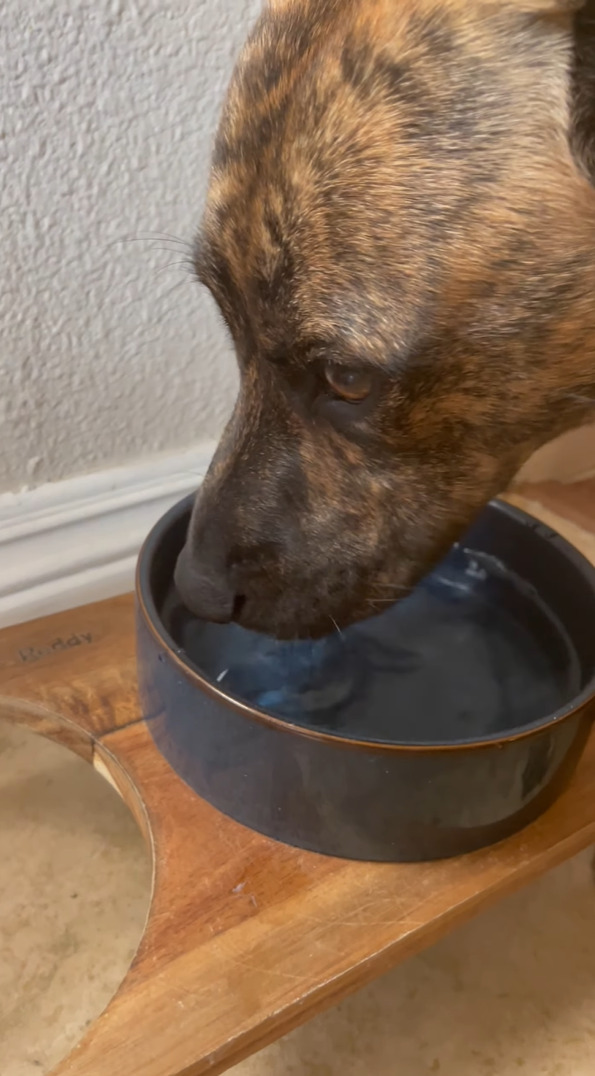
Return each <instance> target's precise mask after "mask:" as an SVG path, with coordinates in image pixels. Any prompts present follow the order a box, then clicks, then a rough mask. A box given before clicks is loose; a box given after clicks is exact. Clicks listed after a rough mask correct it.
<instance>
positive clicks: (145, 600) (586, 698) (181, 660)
mask: <svg viewBox="0 0 595 1076" xmlns="http://www.w3.org/2000/svg"><path fill="white" fill-rule="evenodd" d="M194 497H195V494H190V495H189V496H186V497H184V498H183V499H182V500H180V501H178V502H177V503H176V504H175V505H173V506H172V507H171V508H170V509H169V510H168V511H167V512H166V513H165V514H164V515H163V516H161V518H160V519H159V520H158V521H157V522H156V523H155V524H154V526H153V527H152V528H151V530H150V531H149V534H148V535H147V537H146V538H145V540H144V542H143V544H142V546H141V549H140V553H139V555H138V559H137V564H136V572H135V598H136V605H137V616H138V615H139V614H141V615H142V620H143V624H144V626H145V627H146V628H147V629H148V630H149V632H150V634H151V635H152V636H153V641H154V642H155V643H157V645H158V646H159V648H160V649H162V650H163V651H164V653H165V654H166V655H167V658H168V660H169V661H170V662H172V663H173V664H174V665H175V666H176V667H177V668H178V670H179V672H180V673H181V674H182V675H183V676H184V679H185V680H187V681H190V682H191V683H193V684H194V686H195V687H197V688H198V689H199V690H200V691H202V692H203V693H206V694H207V695H210V696H211V698H214V699H215V700H216V701H217V702H219V703H220V704H222V705H224V706H226V707H228V708H230V709H232V710H234V711H235V712H236V713H237V714H238V715H239V716H241V717H244V718H249V719H250V720H252V721H256V722H257V723H258V724H261V725H265V726H267V727H268V728H271V729H274V730H276V731H278V732H283V733H285V734H290V735H294V736H295V735H297V736H300V737H303V738H305V739H308V740H317V741H319V742H322V743H327V744H332V745H333V746H335V747H343V748H352V749H356V750H360V751H361V750H367V751H373V752H374V753H387V754H394V753H395V752H401V753H411V752H415V753H416V754H420V753H428V754H436V753H440V752H451V751H459V752H460V751H471V750H479V749H482V748H483V749H487V748H498V747H504V746H506V745H508V744H511V743H516V742H517V741H521V740H525V739H528V738H529V737H531V736H536V735H539V734H540V733H545V732H547V731H548V730H550V729H552V728H554V727H556V728H557V727H559V726H560V725H561V724H563V723H566V722H567V721H568V720H570V719H571V718H572V717H575V716H579V715H580V713H581V711H584V710H585V709H586V708H589V703H595V672H594V673H593V675H592V676H591V678H590V680H589V682H588V683H587V684H586V686H585V687H584V688H583V689H582V691H581V692H580V693H579V694H578V695H576V696H575V697H574V698H573V699H571V700H570V702H568V703H566V704H565V705H564V706H561V707H560V708H559V709H558V710H556V711H554V713H553V714H548V715H547V717H546V718H544V719H542V720H538V721H533V722H532V723H531V724H530V725H527V726H525V727H522V728H520V729H512V730H511V731H510V732H509V733H506V734H504V735H501V734H495V735H493V736H489V737H488V736H486V737H483V738H482V739H459V740H449V741H447V742H440V741H434V742H426V743H424V742H421V743H414V742H407V743H400V742H398V741H395V742H390V741H387V740H358V739H355V738H352V737H348V736H342V735H340V734H338V733H333V732H327V731H325V732H323V731H321V730H320V729H314V728H309V727H308V726H306V725H300V724H298V723H296V722H293V721H289V720H285V719H284V718H281V717H278V716H276V715H275V714H273V713H270V712H269V711H267V710H263V709H260V708H258V707H256V706H252V705H251V704H250V703H248V702H245V701H243V700H242V699H240V698H236V697H235V696H233V695H230V694H228V693H227V692H226V691H224V690H223V688H222V687H221V686H220V685H219V684H217V683H215V682H214V681H212V680H210V679H209V678H208V677H207V676H206V675H205V674H204V673H203V672H201V670H200V669H199V668H198V666H197V665H195V664H194V662H192V661H191V659H190V658H188V657H186V656H185V657H182V656H181V655H182V653H183V651H182V650H181V649H180V647H178V646H177V645H176V642H175V640H174V639H173V638H172V636H171V635H170V634H169V632H168V631H167V630H166V628H165V626H164V624H163V623H162V621H161V618H160V616H159V613H158V610H157V607H156V604H155V601H154V599H153V595H152V593H151V588H150V583H149V573H150V568H151V564H152V558H153V555H154V552H155V548H156V546H157V545H158V544H159V542H160V541H161V540H162V538H163V535H164V534H165V533H166V532H167V530H168V529H169V528H170V527H171V526H173V524H174V523H175V522H176V521H177V520H178V519H179V518H180V517H181V516H183V515H185V514H186V513H187V512H188V510H189V509H191V507H192V504H193V501H194ZM487 508H496V509H497V510H498V511H501V512H504V513H505V514H507V515H509V516H510V517H511V518H512V519H513V520H515V522H517V523H520V524H523V525H524V526H527V525H529V526H531V528H532V529H533V531H534V532H536V533H537V534H538V535H539V537H540V538H542V539H547V540H548V541H549V542H551V543H553V544H554V546H555V547H556V549H557V550H558V552H559V554H560V555H561V556H563V557H565V558H566V559H567V560H569V561H570V562H571V563H572V564H573V565H574V567H575V568H576V569H577V570H578V571H579V572H580V573H581V574H582V575H583V577H584V578H585V582H586V583H589V584H590V588H589V589H590V591H591V593H592V596H593V608H594V611H595V566H594V565H592V564H591V562H590V561H589V560H588V559H587V557H585V556H584V555H583V554H582V553H581V552H580V550H578V549H577V548H576V546H574V545H572V544H571V542H569V541H568V540H567V539H566V538H564V537H563V536H562V535H561V534H559V532H558V531H555V530H554V529H553V528H552V527H550V526H549V525H548V524H546V523H543V522H542V521H541V520H540V519H538V518H537V517H536V516H533V515H531V513H530V512H526V511H524V509H522V508H518V507H517V506H516V505H512V504H510V503H509V502H508V501H505V500H503V499H502V498H500V497H495V498H492V499H491V500H490V501H489V502H488V504H486V506H485V508H484V511H485V509H487ZM583 716H585V715H584V714H583ZM594 716H595V708H594Z"/></svg>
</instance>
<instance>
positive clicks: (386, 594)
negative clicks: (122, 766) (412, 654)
mask: <svg viewBox="0 0 595 1076" xmlns="http://www.w3.org/2000/svg"><path fill="white" fill-rule="evenodd" d="M576 9H580V10H576ZM594 178H595V0H589V2H588V3H587V4H584V5H581V4H578V3H571V2H564V0H493V2H492V0H272V2H271V3H270V4H269V5H268V6H267V7H266V8H265V10H264V12H263V15H262V17H261V19H260V21H259V22H258V24H257V26H256V28H255V30H254V32H253V33H252V35H251V37H250V39H249V41H248V42H247V44H246V46H245V49H244V51H243V54H242V56H241V58H240V60H239V63H238V65H237V68H236V71H235V74H234V76H233V80H232V83H231V86H230V89H229V93H228V97H227V101H226V104H225V108H224V111H223V116H222V120H221V125H220V129H219V133H218V136H217V141H216V146H215V152H214V158H213V170H212V178H211V184H210V190H209V194H208V200H207V206H206V211H205V215H204V220H203V224H202V227H201V230H200V235H199V238H198V241H197V244H196V259H195V260H196V270H197V273H198V276H199V277H200V279H201V280H202V282H203V283H204V284H205V285H206V286H207V287H208V288H210V290H211V291H212V293H213V295H214V297H215V299H216V301H217V303H218V304H219V307H220V309H221V311H222V314H223V316H224V318H225V320H226V322H227V325H228V327H229V330H230V333H231V335H232V337H233V340H234V343H235V347H236V351H237V356H238V363H239V368H240V375H241V388H240V393H239V397H238V401H237V404H236V407H235V410H234V413H233V416H232V418H231V420H230V423H229V425H228V427H227V430H226V432H225V434H224V436H223V439H222V441H221V444H220V446H219V449H218V452H217V454H216V457H215V459H214V461H213V465H212V467H211V470H210V472H209V475H208V477H207V480H206V482H205V484H204V486H203V489H202V491H201V493H200V496H199V497H198V499H197V503H196V506H195V510H194V513H193V517H192V522H191V527H190V531H189V536H188V541H187V545H186V548H185V550H184V552H183V554H182V557H181V559H180V565H179V569H178V573H177V579H178V584H179V586H180V590H181V592H182V594H183V596H184V598H185V600H186V601H187V602H188V604H189V605H190V607H191V608H193V609H194V610H195V611H196V612H197V613H199V614H201V615H203V616H206V617H212V618H213V619H220V620H225V619H229V618H230V617H232V616H233V617H234V618H235V619H237V620H238V621H239V622H240V623H241V624H243V625H245V626H247V627H250V628H255V629H258V630H263V631H267V632H270V633H272V634H276V635H278V636H282V637H288V636H298V635H318V634H321V633H325V632H328V631H329V630H332V629H333V626H334V625H335V626H338V627H342V626H343V625H345V624H348V623H350V622H351V621H353V620H355V619H358V618H361V617H364V616H367V615H370V614H371V613H373V612H375V611H377V610H378V604H377V603H378V602H384V601H386V599H387V598H390V597H394V598H395V599H396V598H398V597H399V596H400V595H402V594H404V593H406V592H407V590H408V589H409V588H410V587H411V586H412V585H413V584H415V582H416V581H417V580H418V579H419V578H420V576H421V575H422V574H423V573H425V572H426V571H427V570H428V569H429V568H430V566H431V565H432V564H434V563H435V562H436V561H437V560H438V559H439V558H440V556H441V555H442V554H443V553H444V552H445V550H446V549H447V548H448V546H449V545H450V544H451V542H452V541H453V540H454V539H456V538H457V537H458V536H460V534H461V533H462V532H463V530H464V529H465V527H466V526H467V525H468V524H469V523H470V521H471V520H472V519H473V517H474V516H475V514H476V513H477V512H478V511H479V510H480V509H481V507H482V506H483V505H484V504H485V503H486V502H487V501H488V500H489V498H490V497H492V496H493V495H495V494H497V493H498V492H499V491H501V490H502V489H503V488H504V487H505V486H506V485H507V483H508V482H509V480H510V479H511V478H512V476H513V475H514V474H515V472H516V471H517V470H518V468H519V466H520V465H521V464H522V463H523V461H524V460H526V459H527V457H528V456H529V455H530V454H531V453H532V452H533V451H534V450H535V449H536V448H537V447H538V446H539V445H541V444H543V443H544V442H545V441H546V440H549V439H551V438H552V437H554V436H556V435H557V434H560V433H562V432H563V431H565V430H567V429H569V428H571V427H573V426H577V425H580V424H581V423H582V422H584V421H586V420H587V418H588V417H589V414H590V413H592V409H593V401H594V400H595V301H594V297H595V190H594ZM337 370H338V371H339V375H340V378H341V377H343V380H345V375H347V378H348V379H349V378H353V379H354V384H355V385H356V387H357V385H358V384H360V385H363V387H364V389H365V390H366V394H365V395H364V397H362V399H361V400H360V401H356V402H353V401H352V400H350V399H349V398H346V397H344V396H343V395H342V394H341V393H340V392H339V393H337V391H335V385H336V372H337Z"/></svg>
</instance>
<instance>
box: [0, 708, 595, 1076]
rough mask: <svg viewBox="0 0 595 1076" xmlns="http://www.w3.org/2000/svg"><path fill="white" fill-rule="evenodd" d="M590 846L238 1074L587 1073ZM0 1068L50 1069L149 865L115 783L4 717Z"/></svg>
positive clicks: (112, 976) (100, 990)
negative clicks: (578, 855)
mask: <svg viewBox="0 0 595 1076" xmlns="http://www.w3.org/2000/svg"><path fill="white" fill-rule="evenodd" d="M591 859H592V855H591V853H589V854H586V855H582V856H580V857H578V858H577V859H575V860H573V861H572V862H570V863H568V864H566V865H565V866H564V867H562V868H560V869H558V870H557V871H554V872H552V873H551V874H549V875H548V876H547V877H545V878H543V879H542V880H541V881H540V882H538V883H537V884H535V885H533V886H532V887H530V888H528V889H526V890H525V891H524V892H522V893H520V894H518V895H516V896H515V897H513V898H510V899H508V900H507V901H506V902H503V903H502V904H500V905H499V906H498V907H496V908H495V909H493V910H492V911H490V912H488V913H485V914H484V915H482V916H481V917H479V918H478V919H476V920H475V921H474V922H472V923H469V924H467V925H466V926H465V927H464V928H462V929H460V930H458V931H457V932H456V933H454V934H452V935H451V936H450V937H449V938H447V939H445V940H444V941H443V942H441V943H440V944H438V945H436V946H434V947H433V948H432V949H430V950H428V951H427V952H426V953H424V954H422V955H421V956H419V957H417V958H415V959H413V960H410V961H409V962H408V963H406V964H404V965H403V966H401V967H400V968H397V969H396V970H395V971H393V972H392V973H391V974H389V975H387V976H385V977H384V978H383V979H381V980H379V981H378V982H377V983H375V984H373V985H372V986H370V987H368V988H367V989H365V990H363V991H361V992H360V993H359V994H357V995H356V996H355V997H353V998H351V999H350V1000H349V1001H346V1002H344V1003H343V1004H341V1005H340V1006H338V1007H337V1008H336V1009H333V1010H332V1011H331V1012H329V1013H327V1014H325V1015H323V1016H320V1017H317V1018H316V1019H315V1020H313V1021H312V1022H311V1023H309V1024H308V1025H306V1026H305V1027H304V1028H302V1029H300V1030H298V1031H296V1032H294V1033H293V1034H292V1035H289V1036H288V1037H287V1038H285V1039H284V1040H282V1041H281V1042H279V1043H277V1044H275V1045H274V1046H271V1047H269V1048H268V1049H267V1050H265V1051H263V1052H262V1053H261V1054H259V1055H257V1056H255V1057H253V1058H251V1059H250V1060H248V1061H245V1062H243V1063H242V1064H241V1065H239V1066H237V1067H236V1068H234V1069H233V1070H232V1071H233V1074H234V1076H433V1074H435V1073H439V1074H440V1076H519V1074H522V1073H527V1076H593V1072H594V1071H595V879H594V877H593V873H592V868H591ZM0 862H2V863H3V864H4V867H3V870H2V873H1V876H0V954H1V957H0V1058H1V1062H0V1071H1V1074H2V1076H33V1074H35V1076H43V1074H44V1073H49V1072H50V1070H51V1067H52V1065H53V1064H55V1063H56V1062H57V1061H58V1060H59V1058H60V1057H62V1056H64V1054H65V1053H66V1052H67V1051H68V1049H69V1048H70V1047H71V1045H73V1044H74V1043H75V1042H76V1040H77V1038H78V1037H79V1035H80V1034H81V1033H82V1031H83V1030H84V1028H85V1027H86V1026H87V1025H88V1024H89V1023H90V1022H91V1021H92V1020H93V1019H95V1017H96V1016H97V1015H98V1013H99V1012H100V1011H101V1009H102V1008H103V1007H104V1005H105V1004H106V1002H107V1001H108V1000H109V998H110V996H111V995H112V994H113V992H114V990H115V989H116V988H117V985H118V982H119V981H120V980H121V978H122V976H123V974H124V972H125V970H126V968H127V966H128V963H129V961H130V959H131V957H132V954H133V952H134V949H135V946H136V944H137V942H138V940H139V938H140V936H141V933H142V929H143V925H144V919H145V915H146V911H147V903H148V893H149V884H150V871H149V863H148V860H147V855H146V853H145V849H144V846H143V843H142V841H141V838H140V836H139V834H138V832H137V830H136V828H135V825H134V823H133V822H132V819H131V818H130V816H129V814H128V812H127V810H126V808H125V807H124V806H123V804H122V803H121V802H120V801H119V799H118V797H117V795H116V794H115V792H114V791H113V790H112V789H111V787H110V786H109V785H107V784H105V783H104V782H103V781H102V779H101V778H100V777H99V776H98V775H97V774H95V773H94V772H93V771H92V770H91V769H90V768H89V767H88V766H87V764H86V763H85V762H83V761H82V760H80V759H79V758H77V757H75V756H72V755H70V754H68V753H67V752H66V751H65V750H64V749H63V748H61V747H57V746H56V745H55V744H51V743H48V742H47V741H45V740H42V739H39V738H37V737H35V736H33V735H32V734H30V733H28V732H24V731H22V730H18V729H13V728H10V727H9V726H8V725H7V724H4V723H2V722H0Z"/></svg>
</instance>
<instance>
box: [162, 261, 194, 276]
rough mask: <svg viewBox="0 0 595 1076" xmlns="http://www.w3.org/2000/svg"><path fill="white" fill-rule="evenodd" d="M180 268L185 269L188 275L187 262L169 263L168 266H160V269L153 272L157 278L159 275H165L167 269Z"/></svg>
mask: <svg viewBox="0 0 595 1076" xmlns="http://www.w3.org/2000/svg"><path fill="white" fill-rule="evenodd" d="M181 267H182V268H183V269H185V270H186V271H187V272H188V273H189V275H190V272H189V266H188V262H186V261H179V262H169V264H168V265H162V266H161V268H159V269H156V270H155V272H156V274H157V276H159V274H160V273H165V272H167V270H168V269H179V268H181Z"/></svg>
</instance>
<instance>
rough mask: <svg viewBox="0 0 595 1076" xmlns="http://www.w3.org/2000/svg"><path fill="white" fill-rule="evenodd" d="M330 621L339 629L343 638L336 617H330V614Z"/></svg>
mask: <svg viewBox="0 0 595 1076" xmlns="http://www.w3.org/2000/svg"><path fill="white" fill-rule="evenodd" d="M329 620H330V621H331V622H332V623H333V624H334V625H335V628H336V629H337V631H338V633H339V635H340V636H341V638H343V632H342V631H341V629H340V627H339V625H338V624H337V621H336V620H335V618H334V616H330V614H329Z"/></svg>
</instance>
